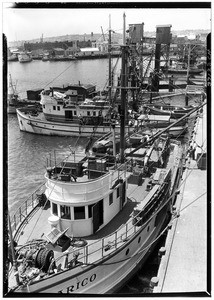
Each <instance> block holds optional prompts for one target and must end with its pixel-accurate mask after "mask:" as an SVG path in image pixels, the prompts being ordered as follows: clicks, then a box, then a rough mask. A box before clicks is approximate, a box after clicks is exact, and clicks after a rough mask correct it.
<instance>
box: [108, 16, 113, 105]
mask: <svg viewBox="0 0 214 300" xmlns="http://www.w3.org/2000/svg"><path fill="white" fill-rule="evenodd" d="M108 53H109V67H108V68H109V101H110V104H112V103H111V90H112V80H111V15H109V40H108Z"/></svg>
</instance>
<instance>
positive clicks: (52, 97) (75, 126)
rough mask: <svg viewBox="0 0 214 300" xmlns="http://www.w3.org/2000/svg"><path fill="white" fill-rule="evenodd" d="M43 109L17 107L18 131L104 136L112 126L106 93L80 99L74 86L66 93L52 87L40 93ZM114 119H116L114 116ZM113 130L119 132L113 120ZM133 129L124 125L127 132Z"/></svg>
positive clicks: (117, 123)
mask: <svg viewBox="0 0 214 300" xmlns="http://www.w3.org/2000/svg"><path fill="white" fill-rule="evenodd" d="M40 103H41V105H42V112H40V111H35V110H33V111H32V110H31V109H29V108H22V109H17V117H18V120H19V127H20V130H21V131H27V132H31V133H36V134H44V135H61V136H90V135H92V134H93V135H96V136H99V135H103V134H105V133H107V132H109V131H110V130H111V128H112V119H111V117H112V112H113V111H112V108H111V106H110V104H109V101H108V100H107V98H106V96H95V97H93V98H90V99H88V98H82V97H81V95H78V92H77V90H75V89H74V87H73V86H71V87H70V89H68V90H67V91H65V92H59V91H58V89H57V91H56V90H54V89H51V90H46V91H43V92H42V93H41V102H40ZM114 121H115V119H114ZM115 122H116V125H115V130H116V132H119V131H120V125H119V122H118V121H117V120H116V121H115ZM129 130H132V128H129V126H128V125H127V126H126V131H127V132H128V131H129Z"/></svg>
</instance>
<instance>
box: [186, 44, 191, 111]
mask: <svg viewBox="0 0 214 300" xmlns="http://www.w3.org/2000/svg"><path fill="white" fill-rule="evenodd" d="M190 53H191V44H189V48H188V61H187V85H188V84H189V70H190ZM186 91H187V89H186ZM188 104H189V98H188V95H187V92H186V94H185V105H186V106H188Z"/></svg>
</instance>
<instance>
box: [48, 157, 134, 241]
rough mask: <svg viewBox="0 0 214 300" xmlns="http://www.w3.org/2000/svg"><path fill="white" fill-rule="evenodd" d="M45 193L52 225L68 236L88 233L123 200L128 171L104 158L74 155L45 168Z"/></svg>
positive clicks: (107, 218) (111, 215) (112, 214)
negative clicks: (67, 159)
mask: <svg viewBox="0 0 214 300" xmlns="http://www.w3.org/2000/svg"><path fill="white" fill-rule="evenodd" d="M45 177H46V179H47V183H46V192H45V195H46V197H47V198H48V199H49V201H50V206H51V216H50V218H49V219H48V221H49V223H50V224H51V226H52V227H57V228H58V229H59V230H60V231H64V230H66V229H67V233H68V235H71V236H74V237H75V236H78V237H83V236H88V235H92V234H94V233H95V232H96V231H97V230H99V229H101V228H103V227H104V226H105V225H106V224H108V223H109V222H110V221H111V220H112V219H113V218H114V217H115V216H116V214H117V213H118V212H119V211H120V210H121V209H122V208H123V206H124V205H125V204H126V202H127V198H126V189H127V180H128V177H129V173H128V172H126V171H125V170H124V169H122V170H120V169H117V170H115V169H114V167H113V166H111V165H109V164H108V163H107V161H106V160H105V159H102V158H95V157H93V156H92V157H89V158H88V159H87V158H82V159H80V158H77V157H75V159H73V161H69V162H68V161H67V162H65V163H62V165H61V166H57V167H53V168H50V167H49V168H48V169H47V173H46V175H45Z"/></svg>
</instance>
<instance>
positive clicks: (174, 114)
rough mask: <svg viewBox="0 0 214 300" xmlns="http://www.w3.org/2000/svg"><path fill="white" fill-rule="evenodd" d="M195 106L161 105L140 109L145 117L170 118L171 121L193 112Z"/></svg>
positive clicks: (150, 105) (148, 105)
mask: <svg viewBox="0 0 214 300" xmlns="http://www.w3.org/2000/svg"><path fill="white" fill-rule="evenodd" d="M194 108H195V106H193V105H190V106H173V105H163V104H145V105H143V107H142V112H143V113H145V114H146V115H148V117H149V115H153V116H154V115H159V116H170V117H171V118H173V119H179V118H181V117H182V116H184V115H185V114H187V113H189V112H190V111H191V110H193V109H194Z"/></svg>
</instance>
